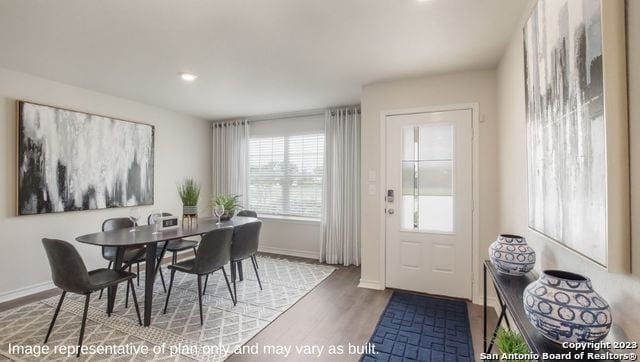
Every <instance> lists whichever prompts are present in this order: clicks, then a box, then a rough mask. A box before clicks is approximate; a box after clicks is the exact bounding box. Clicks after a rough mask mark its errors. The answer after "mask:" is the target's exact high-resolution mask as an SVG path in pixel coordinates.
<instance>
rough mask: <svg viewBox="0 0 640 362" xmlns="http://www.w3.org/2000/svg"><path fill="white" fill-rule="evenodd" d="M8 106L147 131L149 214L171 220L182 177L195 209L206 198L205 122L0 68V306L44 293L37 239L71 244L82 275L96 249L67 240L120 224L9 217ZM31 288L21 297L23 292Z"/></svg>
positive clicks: (94, 260) (12, 130)
mask: <svg viewBox="0 0 640 362" xmlns="http://www.w3.org/2000/svg"><path fill="white" fill-rule="evenodd" d="M16 99H21V100H28V101H32V102H36V103H42V104H47V105H53V106H59V107H64V108H68V109H73V110H78V111H85V112H90V113H96V114H102V115H107V116H113V117H116V118H121V119H125V120H131V121H140V122H145V123H150V124H153V125H155V127H156V128H155V134H156V139H155V206H148V207H142V208H141V210H142V214H143V215H146V214H148V213H149V212H150V211H151V210H152V209H154V208H157V209H162V210H165V211H168V212H172V213H175V214H179V213H180V212H181V208H182V204H181V202H180V199H179V198H178V195H177V193H176V182H177V181H179V180H180V179H182V178H184V177H187V176H190V177H194V178H196V179H198V180H199V181H200V182H201V183H202V185H203V188H202V195H201V204H202V205H203V209H204V207H205V206H206V205H207V202H206V201H207V199H208V197H209V195H210V194H211V128H210V124H209V123H208V122H205V121H203V120H200V119H196V118H192V117H187V116H184V115H180V114H177V113H174V112H170V111H167V110H163V109H160V108H157V107H152V106H148V105H144V104H141V103H136V102H133V101H128V100H125V99H121V98H116V97H112V96H108V95H104V94H100V93H96V92H93V91H89V90H85V89H81V88H77V87H73V86H69V85H65V84H61V83H56V82H52V81H48V80H45V79H42V78H37V77H34V76H31V75H27V74H24V73H17V72H13V71H10V70H7V69H3V68H0V137H1V138H0V147H1V149H2V153H1V154H0V250H1V251H0V273H1V274H2V279H1V283H0V301H1V300H7V299H11V298H14V297H17V296H19V295H20V294H21V293H26V292H31V291H34V290H36V289H37V288H38V286H39V287H40V288H41V289H42V288H45V289H46V288H48V287H49V286H50V284H48V282H49V281H50V272H49V265H48V262H47V259H46V256H45V253H44V250H43V248H42V244H41V242H40V239H41V238H43V237H50V238H60V239H64V240H68V241H73V242H74V244H75V245H76V246H77V247H78V249H79V250H80V252H81V255H82V256H83V258H84V259H85V262H86V264H87V266H88V267H89V268H96V267H104V266H106V262H104V261H103V260H102V258H101V256H100V248H98V247H95V246H88V245H81V244H79V243H77V242H75V241H74V239H75V237H77V236H79V235H82V234H86V233H91V232H97V231H99V230H100V225H101V223H102V221H103V220H104V219H107V218H111V217H120V216H127V211H128V209H126V208H125V209H109V210H95V211H83V212H70V213H61V214H49V215H33V216H21V217H16V216H15V215H16V180H17V174H16V163H17V161H16V148H17V144H16V133H17V130H16V103H15V102H16ZM29 287H33V288H32V289H29V290H25V288H29Z"/></svg>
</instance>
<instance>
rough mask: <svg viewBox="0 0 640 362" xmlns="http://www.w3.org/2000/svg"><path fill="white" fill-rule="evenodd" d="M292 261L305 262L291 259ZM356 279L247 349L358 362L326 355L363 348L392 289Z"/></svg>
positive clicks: (476, 326)
mask: <svg viewBox="0 0 640 362" xmlns="http://www.w3.org/2000/svg"><path fill="white" fill-rule="evenodd" d="M291 259H292V260H305V261H307V262H308V261H309V260H306V259H300V258H291ZM359 280H360V268H359V267H353V266H350V267H344V266H337V267H336V271H335V272H333V274H331V275H330V276H329V277H328V278H327V279H325V280H324V281H323V282H322V283H321V284H320V285H318V286H317V287H316V288H315V289H313V290H312V291H311V292H310V293H309V294H307V295H306V296H304V297H303V298H302V299H300V301H298V302H297V303H296V304H295V305H293V307H291V308H290V309H289V310H287V311H286V312H284V313H283V314H282V315H281V316H280V317H278V318H277V319H276V320H274V321H273V322H272V323H271V324H269V325H268V326H267V327H266V328H264V329H263V330H262V331H260V333H258V334H257V335H256V336H254V337H253V338H252V339H251V340H250V341H249V342H247V345H248V346H252V345H256V344H257V345H258V346H259V348H262V346H264V345H291V346H296V345H300V346H304V345H309V346H313V345H318V346H325V351H324V353H323V357H322V358H320V359H316V358H310V356H304V355H297V354H295V353H294V352H293V351H292V354H290V355H289V356H288V358H286V360H287V361H309V360H312V359H314V360H323V361H324V360H332V361H357V360H358V359H359V356H358V355H349V354H348V353H345V354H343V355H340V356H332V357H331V358H327V354H326V351H327V349H328V348H329V346H331V345H341V346H344V348H345V352H347V351H346V349H347V348H348V345H349V343H351V344H352V345H357V346H362V345H365V344H366V343H367V342H368V341H369V338H370V336H371V334H372V332H373V330H374V328H375V326H376V324H377V323H378V319H379V317H380V314H381V313H382V311H383V310H384V308H385V306H386V305H387V302H388V300H389V298H390V297H391V294H392V292H393V291H392V290H390V289H387V290H371V289H364V288H358V283H359ZM58 293H59V292H58V291H57V290H55V289H54V290H50V291H46V292H42V293H38V294H34V295H31V296H28V297H24V298H20V299H17V300H14V301H10V302H5V303H0V312H2V311H4V310H7V309H10V308H15V307H18V306H20V305H24V304H28V303H31V302H34V301H36V300H40V299H44V298H48V297H50V296H53V295H57V294H58ZM467 307H468V311H469V320H470V324H471V334H472V338H473V348H474V351H475V357H476V360H478V356H479V354H480V352H481V351H482V306H478V305H474V304H471V303H469V302H467ZM496 319H497V318H496V315H495V313H494V312H493V311H492V310H490V318H489V326H490V327H491V326H493V325H495V321H496ZM279 360H284V357H278V356H275V355H270V356H264V355H250V354H243V355H233V356H231V357H229V358H228V359H227V361H279Z"/></svg>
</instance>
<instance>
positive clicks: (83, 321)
mask: <svg viewBox="0 0 640 362" xmlns="http://www.w3.org/2000/svg"><path fill="white" fill-rule="evenodd" d="M90 296H91V293H89V294H87V297H86V298H85V301H84V313H82V325H81V326H80V338H79V339H78V354H77V355H76V357H80V351H81V349H82V338H83V337H84V327H85V325H86V324H87V311H88V310H89V297H90Z"/></svg>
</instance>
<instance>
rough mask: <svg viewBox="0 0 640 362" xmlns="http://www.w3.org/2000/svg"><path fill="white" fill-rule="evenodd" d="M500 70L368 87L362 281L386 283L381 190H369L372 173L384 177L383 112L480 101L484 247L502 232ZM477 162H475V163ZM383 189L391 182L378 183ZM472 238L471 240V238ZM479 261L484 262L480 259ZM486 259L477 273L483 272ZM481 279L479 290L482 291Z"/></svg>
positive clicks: (364, 104)
mask: <svg viewBox="0 0 640 362" xmlns="http://www.w3.org/2000/svg"><path fill="white" fill-rule="evenodd" d="M495 90H496V79H495V71H492V70H489V71H475V72H465V73H457V74H447V75H440V76H433V77H424V78H417V79H407V80H399V81H392V82H384V83H376V84H371V85H367V86H365V87H364V88H363V90H362V135H361V137H362V168H361V172H362V175H363V177H362V186H361V187H362V195H361V196H362V222H361V230H362V279H361V285H362V286H370V287H376V286H377V287H383V286H384V282H385V281H384V280H382V275H381V272H382V270H381V267H380V255H381V252H382V251H383V250H381V247H380V242H381V240H380V238H381V235H379V227H378V225H380V223H382V222H384V220H385V219H384V212H383V210H382V209H381V208H380V199H379V196H372V195H369V193H368V184H369V181H368V179H369V174H370V172H373V173H375V175H376V179H377V180H380V151H379V142H380V112H382V111H386V110H393V109H405V108H416V107H425V106H441V105H451V104H460V103H478V104H479V106H480V130H479V141H480V152H479V157H480V165H479V170H480V184H479V187H480V191H479V195H478V197H479V205H480V210H479V215H480V230H479V237H480V253H481V256H482V257H484V255H485V254H483V251H485V250H487V248H488V247H489V244H490V243H491V242H492V241H493V240H495V238H496V235H497V233H498V227H497V225H498V224H497V223H498V220H497V217H496V206H497V187H496V181H497V178H496V175H497V163H496V162H495V160H496V157H497V144H496V142H497V110H496V99H495ZM474 167H475V166H474ZM376 187H377V190H378V191H379V190H380V188H384V187H385V185H381V184H379V182H377V184H376ZM469 243H470V244H471V240H469ZM478 264H479V263H478ZM481 270H482V269H481V265H480V264H479V268H478V270H474V273H477V275H481ZM477 287H478V286H477V285H476V286H475V287H474V290H475V292H474V295H477V290H478V289H477Z"/></svg>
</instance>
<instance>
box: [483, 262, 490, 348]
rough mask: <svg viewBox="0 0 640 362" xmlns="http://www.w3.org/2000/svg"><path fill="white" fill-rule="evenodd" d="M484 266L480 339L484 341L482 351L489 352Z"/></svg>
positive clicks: (485, 272)
mask: <svg viewBox="0 0 640 362" xmlns="http://www.w3.org/2000/svg"><path fill="white" fill-rule="evenodd" d="M483 267H484V278H483V290H484V291H483V298H482V299H483V300H482V308H483V312H484V313H482V326H483V327H482V341H483V342H484V346H483V347H484V352H485V353H489V351H487V266H486V265H485V264H483Z"/></svg>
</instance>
